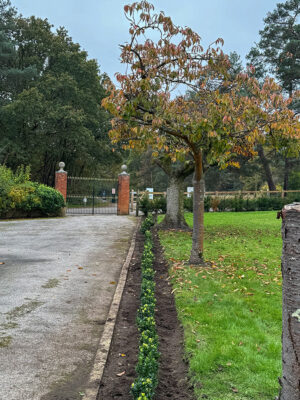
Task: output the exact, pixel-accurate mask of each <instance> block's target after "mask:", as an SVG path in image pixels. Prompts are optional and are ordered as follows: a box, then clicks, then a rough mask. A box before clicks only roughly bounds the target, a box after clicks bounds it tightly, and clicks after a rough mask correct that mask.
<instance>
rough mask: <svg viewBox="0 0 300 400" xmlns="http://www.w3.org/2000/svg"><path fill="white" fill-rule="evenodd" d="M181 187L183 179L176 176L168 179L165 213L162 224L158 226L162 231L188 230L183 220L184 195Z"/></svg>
mask: <svg viewBox="0 0 300 400" xmlns="http://www.w3.org/2000/svg"><path fill="white" fill-rule="evenodd" d="M182 186H183V179H180V178H178V177H176V176H171V177H170V183H169V187H168V189H167V212H166V215H165V218H164V220H163V222H162V223H161V224H160V228H162V229H184V230H189V229H190V228H189V226H188V224H187V223H186V222H185V219H184V204H183V203H184V193H183V187H182Z"/></svg>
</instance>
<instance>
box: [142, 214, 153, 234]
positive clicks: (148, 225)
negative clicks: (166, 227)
mask: <svg viewBox="0 0 300 400" xmlns="http://www.w3.org/2000/svg"><path fill="white" fill-rule="evenodd" d="M153 225H154V218H153V215H152V214H150V215H148V217H147V218H145V219H144V221H143V223H142V226H141V232H142V233H144V234H146V232H147V231H149V230H150V228H151V226H153Z"/></svg>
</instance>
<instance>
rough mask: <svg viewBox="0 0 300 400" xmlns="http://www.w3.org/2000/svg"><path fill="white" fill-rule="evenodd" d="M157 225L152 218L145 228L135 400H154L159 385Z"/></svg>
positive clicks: (145, 222)
mask: <svg viewBox="0 0 300 400" xmlns="http://www.w3.org/2000/svg"><path fill="white" fill-rule="evenodd" d="M152 224H153V218H152V216H149V217H147V218H146V219H145V221H144V222H143V224H142V228H141V230H142V232H143V233H144V234H145V237H146V240H145V245H144V251H143V255H142V261H141V270H142V283H141V296H140V300H141V305H140V308H139V310H138V313H137V318H136V321H137V326H138V329H139V332H140V340H139V354H138V362H137V365H136V372H137V378H136V379H135V381H134V382H133V384H132V385H131V393H132V396H133V398H134V400H142V399H143V400H151V399H153V397H154V394H155V389H156V386H157V384H158V378H157V376H158V360H159V351H158V336H157V333H156V325H155V319H154V313H155V304H156V299H155V293H154V289H155V282H154V279H153V278H154V274H155V272H154V270H153V267H152V265H153V259H154V255H153V252H152V246H153V243H152V237H151V233H150V231H149V230H148V229H146V228H147V227H151V226H152Z"/></svg>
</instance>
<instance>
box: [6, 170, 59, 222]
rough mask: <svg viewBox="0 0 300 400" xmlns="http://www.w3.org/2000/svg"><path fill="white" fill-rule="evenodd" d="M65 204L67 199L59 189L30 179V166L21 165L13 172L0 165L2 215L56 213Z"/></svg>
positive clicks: (44, 214)
mask: <svg viewBox="0 0 300 400" xmlns="http://www.w3.org/2000/svg"><path fill="white" fill-rule="evenodd" d="M64 206H65V201H64V198H63V196H62V194H61V193H60V192H58V191H57V190H55V189H53V188H51V187H48V186H46V185H42V184H39V183H36V182H31V181H30V170H29V168H28V167H26V168H24V167H23V166H21V167H19V168H18V170H17V171H16V172H15V173H13V172H12V171H11V170H10V169H9V168H7V167H5V166H0V216H1V217H4V218H5V217H9V216H14V215H17V214H18V212H19V214H20V215H22V216H31V215H33V214H38V215H41V216H48V215H55V214H57V213H58V212H59V210H60V209H61V208H62V207H64Z"/></svg>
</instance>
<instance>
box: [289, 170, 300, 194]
mask: <svg viewBox="0 0 300 400" xmlns="http://www.w3.org/2000/svg"><path fill="white" fill-rule="evenodd" d="M289 189H290V190H300V172H296V171H295V172H292V173H291V176H290V178H289ZM299 196H300V195H299Z"/></svg>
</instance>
